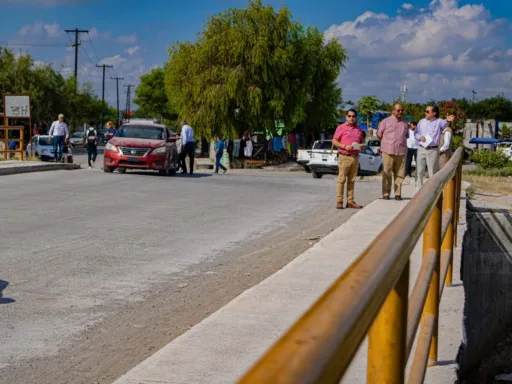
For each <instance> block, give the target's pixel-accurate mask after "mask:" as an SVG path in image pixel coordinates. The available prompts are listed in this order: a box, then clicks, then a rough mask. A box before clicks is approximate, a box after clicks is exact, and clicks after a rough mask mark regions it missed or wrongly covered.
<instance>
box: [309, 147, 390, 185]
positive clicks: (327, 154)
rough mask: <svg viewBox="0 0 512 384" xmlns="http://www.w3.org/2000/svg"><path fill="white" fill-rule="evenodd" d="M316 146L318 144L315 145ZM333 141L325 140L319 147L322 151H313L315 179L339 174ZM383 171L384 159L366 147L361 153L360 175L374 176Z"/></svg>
mask: <svg viewBox="0 0 512 384" xmlns="http://www.w3.org/2000/svg"><path fill="white" fill-rule="evenodd" d="M315 144H316V143H315ZM331 145H332V141H331V140H323V141H322V144H321V145H319V146H321V147H322V149H313V150H311V160H310V162H309V168H310V169H311V173H312V174H313V178H315V179H320V178H322V176H323V175H325V174H330V175H337V174H338V151H337V150H336V149H334V151H333V152H332V154H331ZM381 171H382V157H381V156H380V155H378V154H377V155H376V154H375V153H374V151H373V149H371V148H369V147H366V148H365V149H363V150H362V151H361V152H360V153H359V170H358V174H359V175H365V174H366V175H373V174H377V173H379V172H381Z"/></svg>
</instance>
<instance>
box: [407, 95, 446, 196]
mask: <svg viewBox="0 0 512 384" xmlns="http://www.w3.org/2000/svg"><path fill="white" fill-rule="evenodd" d="M454 120H455V116H454V115H450V116H448V117H446V120H444V119H440V118H439V107H438V106H437V105H429V106H427V108H426V109H425V118H424V119H422V120H420V122H419V123H418V126H417V127H416V129H415V130H414V135H415V136H416V139H417V140H418V141H419V142H420V146H419V148H418V160H417V161H416V174H417V175H418V184H417V185H416V187H417V188H420V187H421V186H422V185H423V176H424V174H425V166H426V167H427V170H428V175H429V177H433V176H434V175H435V174H436V173H437V172H438V171H439V144H440V142H441V133H442V132H444V129H445V128H446V127H448V126H449V125H450V123H451V122H452V121H454Z"/></svg>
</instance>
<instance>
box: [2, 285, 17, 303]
mask: <svg viewBox="0 0 512 384" xmlns="http://www.w3.org/2000/svg"><path fill="white" fill-rule="evenodd" d="M8 285H9V283H8V282H7V281H5V280H0V304H11V303H14V302H15V301H16V300H14V299H10V298H8V297H2V295H3V290H4V289H5V288H7V286H8Z"/></svg>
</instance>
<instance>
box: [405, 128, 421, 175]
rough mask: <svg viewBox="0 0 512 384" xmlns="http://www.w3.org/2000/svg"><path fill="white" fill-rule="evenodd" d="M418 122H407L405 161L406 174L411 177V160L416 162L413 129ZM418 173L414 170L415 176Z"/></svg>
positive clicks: (416, 153)
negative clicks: (407, 133)
mask: <svg viewBox="0 0 512 384" xmlns="http://www.w3.org/2000/svg"><path fill="white" fill-rule="evenodd" d="M417 125H418V124H417V123H416V122H415V121H413V122H411V123H410V124H409V137H408V138H407V161H406V163H405V174H406V176H409V177H412V160H413V159H414V161H416V163H418V140H416V137H415V136H414V130H415V129H416V126H417ZM417 175H418V173H417V172H416V177H417Z"/></svg>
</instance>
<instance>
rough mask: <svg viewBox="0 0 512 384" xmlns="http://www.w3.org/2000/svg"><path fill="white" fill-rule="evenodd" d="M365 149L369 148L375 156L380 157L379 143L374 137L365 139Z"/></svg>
mask: <svg viewBox="0 0 512 384" xmlns="http://www.w3.org/2000/svg"><path fill="white" fill-rule="evenodd" d="M366 147H367V148H370V149H371V150H372V151H373V152H374V153H375V154H376V155H380V153H381V152H380V141H379V140H378V139H376V138H374V137H369V138H366Z"/></svg>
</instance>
